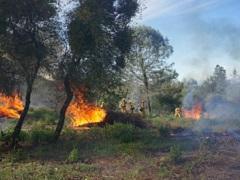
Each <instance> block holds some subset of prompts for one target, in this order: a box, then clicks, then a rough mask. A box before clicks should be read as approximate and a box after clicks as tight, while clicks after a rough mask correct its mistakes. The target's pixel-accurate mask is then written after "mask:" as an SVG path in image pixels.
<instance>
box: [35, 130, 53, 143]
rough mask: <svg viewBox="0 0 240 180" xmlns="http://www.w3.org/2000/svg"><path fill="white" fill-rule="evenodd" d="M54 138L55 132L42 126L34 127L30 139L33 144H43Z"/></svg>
mask: <svg viewBox="0 0 240 180" xmlns="http://www.w3.org/2000/svg"><path fill="white" fill-rule="evenodd" d="M52 140H53V132H52V130H51V129H47V128H44V127H42V126H36V127H34V128H33V129H32V130H31V132H30V141H31V143H32V144H42V143H47V142H51V141H52Z"/></svg>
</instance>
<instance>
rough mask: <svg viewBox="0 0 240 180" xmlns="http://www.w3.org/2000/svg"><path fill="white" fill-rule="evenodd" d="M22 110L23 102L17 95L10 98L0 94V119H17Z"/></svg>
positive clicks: (14, 94)
mask: <svg viewBox="0 0 240 180" xmlns="http://www.w3.org/2000/svg"><path fill="white" fill-rule="evenodd" d="M23 108H24V106H23V102H22V100H21V98H20V96H19V95H18V94H17V93H13V95H11V96H7V95H5V94H3V93H0V117H6V118H10V119H18V118H20V114H21V112H22V111H23Z"/></svg>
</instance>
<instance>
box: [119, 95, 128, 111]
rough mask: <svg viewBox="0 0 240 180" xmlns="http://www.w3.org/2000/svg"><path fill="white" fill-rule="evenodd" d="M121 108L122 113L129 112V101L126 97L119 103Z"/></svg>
mask: <svg viewBox="0 0 240 180" xmlns="http://www.w3.org/2000/svg"><path fill="white" fill-rule="evenodd" d="M119 109H120V110H121V112H122V113H126V112H127V101H126V99H125V98H123V99H122V100H121V101H120V103H119Z"/></svg>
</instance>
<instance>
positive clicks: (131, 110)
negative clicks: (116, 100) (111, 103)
mask: <svg viewBox="0 0 240 180" xmlns="http://www.w3.org/2000/svg"><path fill="white" fill-rule="evenodd" d="M134 110H135V107H134V104H133V102H132V101H129V112H130V113H131V114H133V113H134Z"/></svg>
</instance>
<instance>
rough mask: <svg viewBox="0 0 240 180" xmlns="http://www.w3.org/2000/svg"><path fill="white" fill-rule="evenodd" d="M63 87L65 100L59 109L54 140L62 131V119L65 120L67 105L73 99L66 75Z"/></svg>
mask: <svg viewBox="0 0 240 180" xmlns="http://www.w3.org/2000/svg"><path fill="white" fill-rule="evenodd" d="M64 87H65V92H66V95H67V97H66V100H65V102H64V104H63V106H62V108H61V110H60V115H59V121H58V124H57V128H56V130H55V134H54V141H57V140H58V138H59V136H60V134H61V132H62V129H63V126H64V121H65V114H66V111H67V109H68V106H69V105H70V103H71V101H72V99H73V92H72V89H71V84H70V80H69V77H68V76H66V77H65V79H64Z"/></svg>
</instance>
